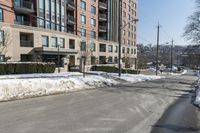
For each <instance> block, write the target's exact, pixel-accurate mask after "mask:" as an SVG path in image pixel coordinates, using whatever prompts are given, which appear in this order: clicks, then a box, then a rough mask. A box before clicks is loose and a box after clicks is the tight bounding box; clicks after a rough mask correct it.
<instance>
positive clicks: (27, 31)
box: [0, 0, 137, 68]
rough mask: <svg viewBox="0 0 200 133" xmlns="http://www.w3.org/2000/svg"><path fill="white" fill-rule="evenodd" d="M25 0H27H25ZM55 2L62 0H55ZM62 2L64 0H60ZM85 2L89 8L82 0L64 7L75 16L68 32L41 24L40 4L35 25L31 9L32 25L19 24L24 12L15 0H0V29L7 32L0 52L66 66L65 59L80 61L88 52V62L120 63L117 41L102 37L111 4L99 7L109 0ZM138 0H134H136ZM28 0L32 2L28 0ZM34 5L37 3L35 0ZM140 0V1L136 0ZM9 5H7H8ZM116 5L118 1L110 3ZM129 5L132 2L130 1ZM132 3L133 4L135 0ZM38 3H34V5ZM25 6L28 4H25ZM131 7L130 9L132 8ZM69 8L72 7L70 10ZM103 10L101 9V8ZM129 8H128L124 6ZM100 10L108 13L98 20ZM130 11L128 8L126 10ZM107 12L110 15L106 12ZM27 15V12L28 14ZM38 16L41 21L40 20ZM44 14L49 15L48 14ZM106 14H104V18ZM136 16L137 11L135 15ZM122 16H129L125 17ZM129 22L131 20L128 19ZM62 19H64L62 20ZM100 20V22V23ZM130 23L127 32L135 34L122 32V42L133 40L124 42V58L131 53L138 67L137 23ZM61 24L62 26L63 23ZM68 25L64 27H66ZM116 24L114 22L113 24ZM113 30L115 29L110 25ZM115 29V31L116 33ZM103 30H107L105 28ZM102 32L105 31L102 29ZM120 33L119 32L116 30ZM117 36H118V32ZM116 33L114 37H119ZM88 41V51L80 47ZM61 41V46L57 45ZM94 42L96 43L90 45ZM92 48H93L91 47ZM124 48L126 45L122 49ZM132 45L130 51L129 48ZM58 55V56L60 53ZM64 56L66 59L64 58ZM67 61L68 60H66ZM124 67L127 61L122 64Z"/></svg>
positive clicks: (13, 58)
mask: <svg viewBox="0 0 200 133" xmlns="http://www.w3.org/2000/svg"><path fill="white" fill-rule="evenodd" d="M25 1H26V0H25ZM55 1H56V2H57V1H59V0H55ZM60 1H61V2H62V0H60ZM82 1H83V2H85V3H86V9H82V7H81V1H80V0H79V1H76V0H75V1H73V0H72V2H74V5H76V8H73V3H72V4H71V5H70V6H72V7H70V8H68V6H69V5H68V6H67V7H66V8H65V10H67V12H69V13H68V15H67V16H69V14H70V15H71V16H73V17H74V19H71V17H70V20H73V22H71V23H70V24H68V23H66V24H65V26H66V27H70V25H71V24H72V27H73V29H74V32H73V34H72V32H69V33H68V30H67V29H66V30H67V32H64V31H65V30H64V31H58V29H57V30H52V29H48V28H47V27H46V26H48V25H47V24H48V23H47V22H48V21H46V20H45V23H46V24H45V27H46V28H45V27H44V28H43V27H41V25H40V26H38V24H41V22H40V20H43V18H42V19H41V18H40V14H41V13H40V12H39V8H37V12H36V16H37V17H36V18H37V19H36V21H37V22H38V23H37V25H35V26H33V25H32V24H33V23H35V21H32V19H33V18H35V17H33V16H34V14H33V13H31V11H29V12H30V13H29V17H28V18H27V19H29V21H30V23H31V25H30V24H29V25H25V24H19V23H18V22H17V23H16V16H17V15H18V14H21V13H16V12H15V11H14V10H13V9H12V7H13V5H14V3H13V2H12V1H11V0H10V1H7V2H3V3H2V2H0V9H3V21H2V22H0V31H3V32H4V44H3V45H4V46H1V47H0V55H5V57H6V58H7V61H17V62H18V61H48V62H51V61H53V62H55V63H57V64H59V65H60V66H63V63H64V62H62V60H67V61H66V62H67V65H72V66H74V65H76V66H80V65H81V59H82V56H83V55H84V54H85V55H86V54H87V63H86V64H87V65H88V66H91V65H96V64H113V65H115V64H117V63H118V52H119V50H118V42H117V41H113V40H112V39H110V40H109V39H102V38H101V37H99V33H100V32H102V31H100V26H102V24H104V23H105V24H106V23H109V20H108V19H109V18H108V16H109V14H108V11H109V10H108V7H109V6H107V7H105V11H104V7H101V8H102V9H99V3H101V4H102V2H105V3H106V0H105V1H104V0H100V1H99V0H96V1H91V2H88V1H86V0H82ZM134 1H135V0H134ZM26 2H29V3H30V2H31V1H29V0H27V1H26ZM111 2H112V0H111ZM105 3H104V4H103V6H106V4H105ZM32 4H33V5H34V3H32ZM37 4H39V1H37ZM136 4H137V3H136ZM5 5H8V6H5ZM111 5H116V4H111ZM127 5H130V4H129V3H127ZM132 5H133V4H132ZM34 6H35V5H34ZM91 6H93V7H94V9H95V13H92V12H91V10H92V9H91ZM25 8H26V7H25ZM132 8H133V7H131V11H132ZM113 9H114V8H113ZM68 10H69V11H68ZM99 10H100V11H99ZM124 10H128V9H123V11H124ZM136 10H137V9H134V12H136ZM25 11H26V10H25ZM99 12H100V13H101V15H102V13H103V12H105V16H107V17H106V18H105V20H104V16H101V22H99V19H100V17H99ZM127 12H128V11H127ZM106 14H107V15H106ZM81 15H84V16H85V17H86V23H85V24H84V23H81ZM25 16H27V14H26V15H25ZM38 17H39V21H38ZM45 17H47V16H46V15H45ZM102 17H103V18H102ZM134 18H136V15H135V16H134ZM91 19H94V20H95V25H92V22H91V21H92V20H91ZM115 19H116V18H113V20H112V21H114V20H115ZM68 20H69V18H68V17H67V18H66V21H67V22H68ZM123 20H127V18H126V17H124V18H123ZM126 22H128V20H127V21H126ZM60 23H61V22H60ZM99 24H100V25H99ZM131 26H133V27H134V29H129V28H128V27H127V28H126V31H125V32H126V34H127V33H128V32H131V33H133V34H134V36H128V35H124V34H123V33H122V34H123V36H122V38H123V39H122V42H123V40H126V42H128V41H130V42H133V43H131V44H129V43H123V46H122V51H121V52H122V58H123V57H130V60H129V63H130V67H131V68H135V61H134V59H136V58H137V50H136V49H137V48H136V25H135V24H131ZM61 27H62V26H61ZM66 27H65V28H66ZM114 27H115V26H112V28H114ZM81 29H85V30H86V35H85V36H83V35H82V33H81ZM61 30H62V29H61ZM111 30H112V29H111ZM91 31H93V32H95V37H92V36H91ZM113 31H117V29H113ZM113 31H112V33H113ZM110 32H111V31H110V29H108V27H107V30H105V35H108V36H109V33H110ZM103 33H104V31H103ZM101 34H102V33H101ZM116 34H117V33H116ZM117 35H118V34H117ZM116 37H117V36H116ZM116 37H115V39H114V40H116ZM82 42H85V43H86V48H87V50H86V52H85V51H83V50H81V43H82ZM58 44H59V48H58ZM91 44H93V45H94V46H93V47H91ZM91 48H92V49H91ZM123 49H125V50H124V51H123ZM128 49H129V52H128ZM58 55H59V57H58ZM58 58H60V62H59V63H58ZM63 58H65V59H63ZM64 64H65V63H64ZM123 66H124V67H125V64H123Z"/></svg>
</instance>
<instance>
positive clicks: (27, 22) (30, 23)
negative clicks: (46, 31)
mask: <svg viewBox="0 0 200 133" xmlns="http://www.w3.org/2000/svg"><path fill="white" fill-rule="evenodd" d="M15 24H17V25H26V26H34V25H33V23H32V22H30V21H16V20H15Z"/></svg>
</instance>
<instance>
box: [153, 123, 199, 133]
mask: <svg viewBox="0 0 200 133" xmlns="http://www.w3.org/2000/svg"><path fill="white" fill-rule="evenodd" d="M153 127H156V128H163V129H168V130H171V131H174V132H197V131H200V129H198V128H194V127H190V126H189V127H187V126H180V125H175V124H161V125H154V126H153Z"/></svg>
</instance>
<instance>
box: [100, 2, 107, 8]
mask: <svg viewBox="0 0 200 133" xmlns="http://www.w3.org/2000/svg"><path fill="white" fill-rule="evenodd" d="M99 7H104V8H107V4H106V3H103V2H99Z"/></svg>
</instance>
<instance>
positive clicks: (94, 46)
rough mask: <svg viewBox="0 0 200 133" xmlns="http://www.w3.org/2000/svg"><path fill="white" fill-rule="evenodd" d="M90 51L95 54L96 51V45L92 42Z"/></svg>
mask: <svg viewBox="0 0 200 133" xmlns="http://www.w3.org/2000/svg"><path fill="white" fill-rule="evenodd" d="M90 49H91V51H92V52H95V51H96V44H95V43H93V42H92V43H91V44H90Z"/></svg>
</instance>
